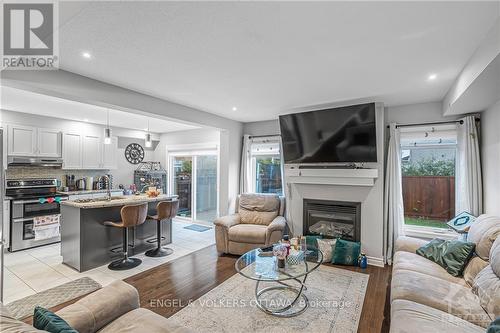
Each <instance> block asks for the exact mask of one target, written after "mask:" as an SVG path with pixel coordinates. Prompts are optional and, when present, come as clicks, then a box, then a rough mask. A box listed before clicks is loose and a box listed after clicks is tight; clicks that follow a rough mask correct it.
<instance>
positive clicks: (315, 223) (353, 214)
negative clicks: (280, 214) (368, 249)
mask: <svg viewBox="0 0 500 333" xmlns="http://www.w3.org/2000/svg"><path fill="white" fill-rule="evenodd" d="M303 221H304V235H322V236H323V237H325V238H337V237H340V238H342V239H346V240H351V241H356V242H359V241H360V238H361V203H360V202H347V201H329V200H311V199H304V220H303Z"/></svg>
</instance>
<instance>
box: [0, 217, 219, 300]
mask: <svg viewBox="0 0 500 333" xmlns="http://www.w3.org/2000/svg"><path fill="white" fill-rule="evenodd" d="M188 224H191V223H189V222H183V221H176V220H174V221H173V223H172V235H173V236H172V238H173V240H172V244H170V245H168V247H170V248H172V249H173V250H174V253H173V254H172V255H170V256H167V257H163V258H149V257H146V256H145V255H144V254H140V255H137V256H135V257H136V258H140V259H141V260H142V264H141V265H139V266H138V267H136V268H133V269H130V270H127V271H112V270H109V269H108V267H107V265H104V266H101V267H97V268H95V269H92V270H89V271H86V272H84V273H80V272H78V271H76V270H74V269H73V268H71V267H69V266H66V265H64V264H63V263H62V256H61V255H60V248H61V247H60V244H53V245H47V246H42V247H38V248H34V249H29V250H25V251H20V252H15V253H9V252H7V253H6V254H5V257H4V258H5V271H4V304H7V303H10V302H12V301H15V300H17V299H20V298H23V297H26V296H29V295H32V294H35V293H37V292H40V291H42V290H45V289H49V288H52V287H55V286H58V285H61V284H63V283H66V282H69V281H71V280H76V279H78V278H81V277H84V276H88V277H90V278H92V279H94V280H95V281H97V282H98V283H100V284H101V285H103V286H105V285H107V284H109V283H111V282H113V281H115V280H118V279H124V278H127V277H129V276H132V275H135V274H138V273H140V272H142V271H145V270H148V269H150V268H152V267H155V266H158V265H161V264H163V263H166V262H168V261H171V260H173V259H176V258H179V257H181V256H184V255H186V254H188V253H191V252H193V251H196V250H199V249H202V248H204V247H207V246H210V245H212V244H214V243H215V236H214V229H213V228H212V229H210V230H207V231H204V232H196V231H192V230H188V229H184V227H185V226H186V225H188Z"/></svg>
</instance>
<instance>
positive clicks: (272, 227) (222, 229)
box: [214, 193, 286, 255]
mask: <svg viewBox="0 0 500 333" xmlns="http://www.w3.org/2000/svg"><path fill="white" fill-rule="evenodd" d="M284 215H285V198H284V197H280V196H278V195H276V194H262V193H246V194H241V195H239V196H238V198H237V200H236V212H235V214H233V215H228V216H223V217H220V218H218V219H216V220H215V221H214V224H215V242H216V245H217V251H218V252H222V253H230V254H236V255H241V254H243V253H245V252H248V251H250V250H252V249H255V248H258V247H264V246H269V245H271V244H274V243H276V242H278V241H279V240H280V239H281V238H282V236H283V232H284V230H285V227H286V219H285V217H284Z"/></svg>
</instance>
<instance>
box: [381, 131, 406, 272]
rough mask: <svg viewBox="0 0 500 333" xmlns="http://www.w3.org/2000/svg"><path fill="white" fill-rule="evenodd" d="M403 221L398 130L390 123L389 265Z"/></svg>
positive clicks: (386, 228)
mask: <svg viewBox="0 0 500 333" xmlns="http://www.w3.org/2000/svg"><path fill="white" fill-rule="evenodd" d="M403 223H404V206H403V190H402V178H401V146H400V131H399V129H398V128H397V127H396V124H391V126H390V138H389V147H388V152H387V169H386V175H385V193H384V246H385V261H386V263H388V264H389V265H390V264H392V255H393V251H394V243H395V241H396V239H397V238H398V237H399V236H402V235H404V229H403Z"/></svg>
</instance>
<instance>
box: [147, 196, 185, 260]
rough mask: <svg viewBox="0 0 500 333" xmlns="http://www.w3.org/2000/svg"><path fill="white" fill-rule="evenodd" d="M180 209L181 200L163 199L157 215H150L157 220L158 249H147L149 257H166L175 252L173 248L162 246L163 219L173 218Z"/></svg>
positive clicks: (157, 209) (157, 207) (149, 217)
mask: <svg viewBox="0 0 500 333" xmlns="http://www.w3.org/2000/svg"><path fill="white" fill-rule="evenodd" d="M178 209H179V200H177V199H174V200H172V201H161V202H159V203H158V205H156V215H153V216H148V219H151V220H156V243H157V247H156V249H152V250H148V251H146V253H145V255H146V256H148V257H165V256H168V255H170V254H172V253H173V252H174V250H172V249H171V248H164V247H162V246H161V238H162V237H161V229H162V228H161V221H162V220H165V219H168V220H171V219H172V218H173V217H175V216H176V215H177V210H178Z"/></svg>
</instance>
